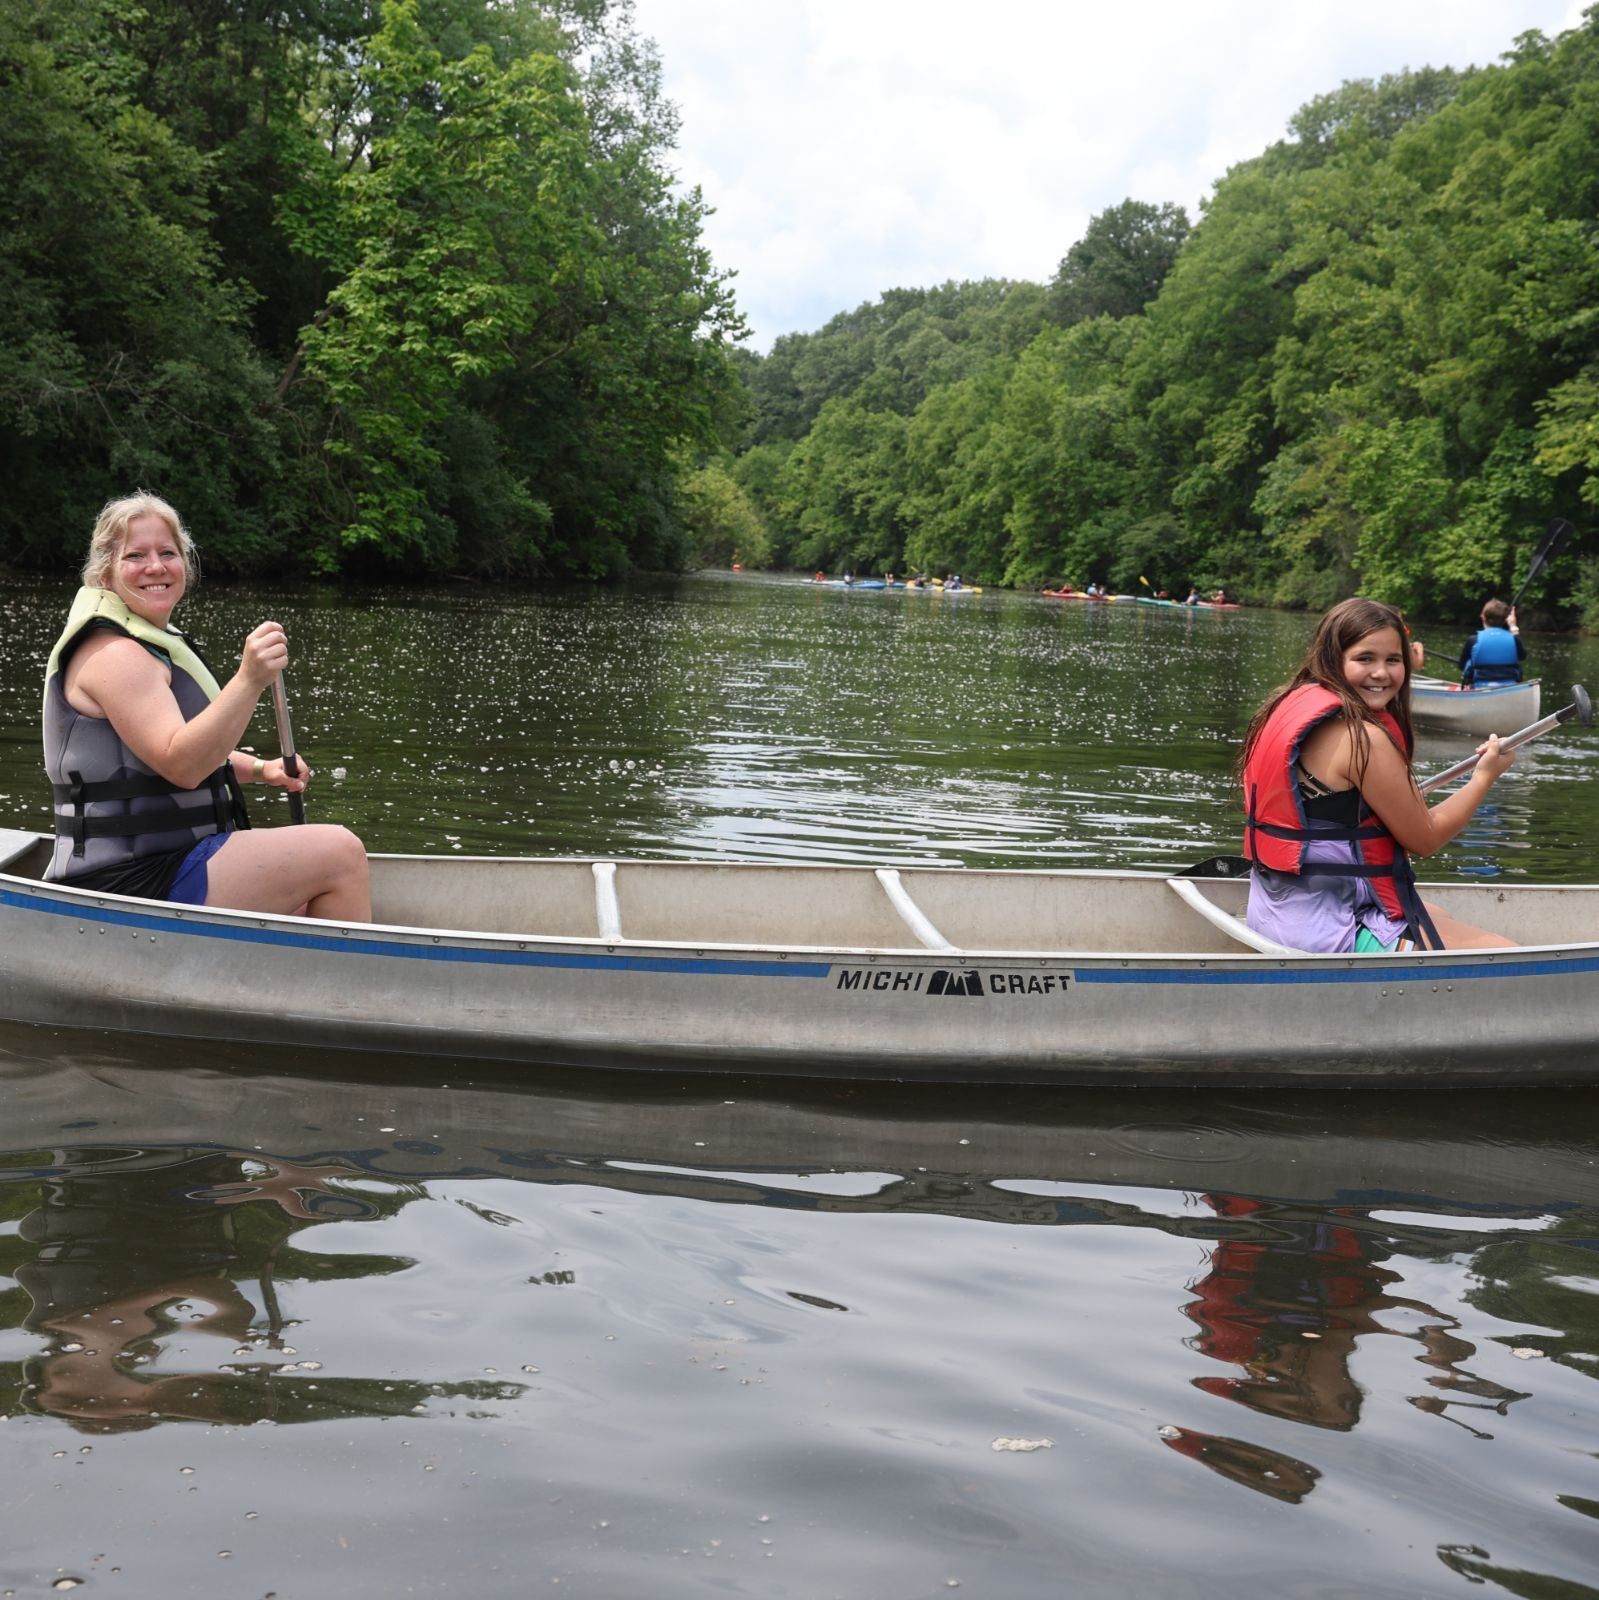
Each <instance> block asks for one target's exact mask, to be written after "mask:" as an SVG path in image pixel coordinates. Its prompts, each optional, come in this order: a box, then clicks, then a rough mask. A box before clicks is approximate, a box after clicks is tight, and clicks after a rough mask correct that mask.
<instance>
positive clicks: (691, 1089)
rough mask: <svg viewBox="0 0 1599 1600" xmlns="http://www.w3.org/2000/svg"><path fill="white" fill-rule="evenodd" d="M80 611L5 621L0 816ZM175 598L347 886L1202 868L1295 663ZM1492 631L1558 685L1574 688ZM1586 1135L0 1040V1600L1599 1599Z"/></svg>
mask: <svg viewBox="0 0 1599 1600" xmlns="http://www.w3.org/2000/svg"><path fill="white" fill-rule="evenodd" d="M69 597H70V596H69V593H68V592H67V591H64V590H62V589H60V588H59V586H45V585H39V584H31V583H13V584H11V585H9V586H8V587H7V589H6V591H5V593H4V595H3V597H0V622H3V624H4V645H3V651H4V654H3V656H0V825H11V826H19V825H20V826H43V823H44V818H45V815H46V812H45V805H44V797H43V792H42V785H41V782H40V779H39V774H38V769H37V743H36V741H37V732H36V721H35V719H36V715H37V693H38V682H39V675H40V671H41V668H42V662H43V658H44V655H45V653H46V651H47V649H48V645H49V643H50V640H51V638H52V637H53V632H54V628H55V627H56V626H57V625H58V621H59V617H60V615H61V613H62V611H63V610H64V607H65V603H66V600H67V599H68V598H69ZM186 610H187V617H186V619H185V620H186V622H187V624H188V626H190V627H191V628H192V629H193V630H194V631H195V632H196V633H197V634H198V635H199V637H200V638H201V641H202V644H203V645H204V646H205V648H206V650H207V653H208V654H209V655H211V656H212V658H213V659H214V660H215V661H217V662H218V664H219V665H220V664H223V663H224V662H226V663H228V664H231V660H232V652H234V651H236V649H237V643H238V640H239V638H240V637H242V635H243V633H244V632H245V631H247V629H248V628H249V627H250V626H252V625H253V624H254V622H256V621H258V620H260V619H261V618H262V617H263V616H265V615H268V614H275V615H278V616H279V617H280V618H281V619H282V620H284V621H285V622H286V623H288V624H289V626H290V629H291V639H292V643H293V648H294V650H295V661H296V665H295V668H294V671H293V673H292V680H293V681H292V687H291V693H292V696H293V703H294V711H295V720H296V725H297V728H298V730H299V733H300V743H301V745H302V747H303V749H304V750H305V751H306V753H307V755H308V757H309V759H310V760H311V761H312V763H313V765H315V766H316V767H317V769H318V772H319V777H318V780H317V783H316V785H315V786H314V789H313V794H312V798H311V809H312V814H313V815H314V816H317V817H321V818H326V819H329V820H338V821H343V822H348V823H349V824H351V825H352V826H354V827H356V828H357V829H358V831H360V832H361V833H362V834H363V835H364V836H365V837H366V838H367V840H368V842H369V844H370V845H371V846H372V847H373V848H375V849H380V850H426V851H456V850H459V851H461V852H463V853H469V854H478V853H484V854H491V853H533V854H546V853H594V852H606V853H611V854H617V853H620V854H623V855H647V856H655V857H684V856H695V857H705V856H723V857H727V858H735V859H768V860H792V861H814V860H819V859H826V860H850V861H875V862H882V861H888V862H895V863H937V864H945V865H958V864H967V865H990V864H991V865H1003V866H1027V865H1041V864H1046V863H1054V864H1069V865H1089V864H1096V863H1101V862H1104V863H1108V864H1113V865H1127V866H1136V867H1170V866H1174V865H1180V864H1183V863H1185V862H1187V861H1190V860H1193V859H1196V858H1199V857H1202V856H1205V855H1209V854H1213V853H1215V852H1217V851H1219V850H1230V849H1233V848H1235V847H1236V835H1237V814H1236V812H1235V811H1234V810H1233V809H1232V804H1231V795H1230V785H1229V771H1230V765H1231V762H1232V759H1233V755H1234V751H1235V748H1236V739H1237V737H1238V735H1239V733H1240V732H1241V729H1242V726H1243V723H1244V721H1245V720H1246V719H1247V716H1248V714H1249V712H1250V711H1251V709H1252V708H1253V706H1254V705H1255V704H1256V703H1258V701H1259V700H1260V698H1261V697H1262V695H1263V694H1264V693H1265V692H1266V690H1267V689H1268V688H1269V687H1270V686H1271V685H1272V684H1273V683H1274V682H1277V681H1279V680H1280V679H1281V678H1282V677H1283V676H1284V675H1285V673H1286V671H1287V670H1288V668H1289V667H1290V666H1291V665H1292V664H1293V662H1294V660H1295V659H1296V658H1297V656H1298V654H1299V653H1300V652H1301V651H1302V649H1303V646H1304V642H1305V639H1306V637H1307V635H1308V631H1309V622H1308V620H1307V619H1305V618H1294V617H1280V616H1272V615H1268V614H1261V613H1252V612H1234V613H1200V614H1197V615H1196V614H1192V613H1176V612H1167V611H1159V610H1151V609H1148V608H1143V607H1138V608H1135V607H1131V606H1128V607H1115V606H1113V607H1102V608H1092V609H1090V608H1088V607H1086V606H1082V605H1075V604H1065V605H1062V604H1057V603H1051V602H1047V601H1043V600H1038V599H1033V598H1027V597H1018V596H988V595H984V596H973V595H968V596H965V597H963V598H959V599H956V598H953V597H948V598H946V597H933V596H928V595H914V594H912V595H905V594H887V595H880V594H844V593H840V592H838V591H829V590H815V589H811V588H806V587H803V586H799V585H792V584H784V583H781V582H780V581H777V580H767V579H748V580H744V579H733V578H731V577H727V578H716V577H707V578H701V579H696V580H689V581H685V582H682V583H678V584H672V585H667V586H661V587H649V588H640V589H636V590H632V591H626V592H606V593H600V594H588V593H575V592H562V593H558V594H548V595H539V596H524V595H514V594H494V595H484V594H482V593H479V592H478V591H475V590H459V591H458V590H456V589H453V588H452V589H448V590H445V591H443V592H429V593H409V594H395V593H382V594H376V595H367V596H361V597H358V598H352V597H348V596H333V595H328V594H325V593H316V592H306V593H275V594H273V595H271V596H266V595H262V594H255V593H250V592H248V591H243V590H236V589H232V590H223V589H220V588H219V589H213V590H206V589H202V590H201V591H200V592H199V593H198V594H197V595H196V596H195V597H194V598H193V600H192V601H191V602H190V603H189V604H188V606H187V607H186ZM1456 642H1457V641H1456V640H1455V639H1453V638H1452V637H1447V636H1441V637H1440V638H1439V639H1438V640H1437V641H1435V643H1436V644H1437V645H1438V646H1441V647H1442V650H1444V651H1447V652H1448V653H1450V654H1452V653H1453V649H1454V647H1455V644H1456ZM1531 643H1532V648H1533V654H1534V660H1535V665H1536V667H1537V669H1538V670H1539V671H1540V672H1541V673H1542V675H1543V677H1544V679H1545V683H1546V704H1547V705H1550V706H1552V705H1554V704H1558V703H1560V702H1561V700H1562V699H1563V696H1561V695H1560V694H1559V693H1558V689H1559V688H1560V687H1563V686H1564V685H1565V684H1566V683H1569V682H1570V681H1573V680H1582V679H1586V681H1589V682H1594V681H1595V679H1596V678H1599V647H1596V646H1595V645H1594V644H1591V643H1586V642H1579V641H1572V640H1562V639H1535V640H1532V641H1531ZM258 737H259V743H260V744H261V746H262V748H263V749H270V748H271V738H270V733H269V731H268V729H267V727H266V725H265V723H264V722H263V723H262V724H261V725H260V726H259V729H258ZM1461 753H1463V752H1462V750H1461V747H1460V745H1459V744H1458V743H1450V742H1449V741H1446V740H1442V739H1439V740H1428V741H1426V742H1425V743H1424V744H1423V747H1422V751H1421V762H1420V765H1421V766H1422V767H1423V768H1424V769H1425V768H1427V767H1430V766H1442V765H1444V764H1446V763H1447V762H1448V761H1449V760H1451V759H1453V758H1454V757H1455V756H1457V755H1459V754H1461ZM336 768H337V769H342V770H343V773H344V776H343V777H342V778H336V777H334V775H333V774H334V770H335V769H336ZM1596 769H1599V738H1596V736H1595V735H1594V734H1592V733H1582V732H1570V733H1567V732H1562V733H1561V734H1558V735H1556V736H1554V737H1552V738H1550V739H1548V740H1546V741H1544V742H1542V743H1541V744H1540V745H1539V746H1537V747H1535V749H1534V750H1533V751H1531V752H1528V753H1526V754H1525V755H1524V757H1523V759H1522V760H1521V761H1519V762H1518V768H1517V770H1516V772H1515V773H1513V775H1512V776H1511V777H1509V778H1507V779H1506V780H1505V781H1504V782H1503V783H1502V784H1501V785H1500V787H1499V789H1498V790H1496V794H1495V801H1494V804H1493V805H1492V806H1491V807H1485V808H1484V811H1483V813H1482V814H1481V815H1480V816H1479V819H1478V821H1477V822H1476V824H1475V825H1474V826H1473V828H1472V829H1471V830H1469V831H1468V833H1467V834H1465V835H1463V836H1462V838H1461V839H1460V840H1459V841H1457V843H1456V845H1455V846H1453V847H1452V848H1451V849H1450V850H1449V851H1448V852H1447V853H1446V854H1445V855H1444V856H1443V857H1441V858H1439V859H1438V860H1437V861H1436V862H1434V863H1431V864H1429V865H1430V873H1429V875H1439V876H1446V877H1448V876H1459V875H1474V876H1483V875H1495V874H1503V875H1505V876H1507V877H1512V878H1516V879H1520V880H1526V881H1546V882H1576V881H1596V880H1599V861H1596V860H1595V859H1594V845H1593V842H1592V841H1593V839H1594V838H1595V836H1596V824H1599V808H1596V806H1595V804H1594V802H1593V800H1592V799H1591V796H1592V794H1593V793H1594V790H1593V785H1592V783H1591V782H1590V781H1589V780H1590V779H1591V778H1592V777H1593V776H1594V773H1595V771H1596ZM269 816H270V812H269ZM1506 1048H1507V1049H1513V1048H1514V1041H1513V1040H1507V1041H1506ZM1596 1110H1599V1095H1594V1094H1591V1093H1585V1092H1577V1091H1527V1092H1522V1093H1520V1094H1492V1093H1488V1092H1485V1091H1472V1092H1469V1093H1463V1092H1458V1091H1456V1092H1452V1093H1449V1094H1447V1095H1446V1094H1439V1093H1436V1092H1425V1091H1420V1090H1405V1091H1400V1090H1392V1091H1386V1092H1377V1091H1373V1090H1370V1089H1367V1090H1364V1091H1362V1092H1361V1093H1359V1094H1353V1093H1351V1094H1343V1095H1340V1094H1330V1093H1327V1092H1325V1091H1321V1092H1317V1093H1316V1094H1306V1093H1300V1092H1296V1091H1274V1092H1270V1093H1260V1094H1256V1095H1252V1096H1246V1095H1240V1094H1236V1093H1222V1094H1218V1093H1197V1092H1196V1093H1188V1094H1171V1093H1164V1092H1162V1093H1154V1092H1124V1093H1114V1094H1113V1093H1109V1092H1101V1093H1083V1092H1076V1093H1070V1094H1068V1093H1063V1092H1049V1091H1044V1090H1038V1089H1031V1090H1015V1089H1006V1090H992V1089H990V1090H986V1091H963V1090H952V1089H947V1088H945V1089H937V1090H934V1089H928V1088H920V1089H914V1090H912V1089H893V1088H890V1087H884V1086H879V1087H876V1088H872V1089H862V1088H857V1087H852V1086H850V1085H847V1084H804V1083H792V1082H785V1083H781V1084H776V1083H772V1082H762V1081H754V1080H744V1079H739V1078H735V1077H723V1078H716V1079H710V1078H704V1079H694V1078H689V1077H684V1078H678V1077H676V1076H671V1077H668V1076H665V1075H652V1076H650V1077H648V1078H644V1079H640V1078H636V1077H632V1076H628V1075H623V1074H614V1075H606V1074H586V1075H584V1074H576V1073H573V1072H570V1071H556V1070H549V1071H533V1072H528V1071H511V1070H509V1069H501V1068H496V1067H493V1066H485V1065H484V1064H482V1063H474V1064H466V1063H456V1062H448V1061H436V1062H427V1063H416V1062H402V1061H398V1060H394V1059H383V1058H377V1057H370V1056H357V1055H351V1054H338V1053H328V1054H326V1055H324V1056H317V1055H314V1054H310V1053H305V1052H296V1053H295V1054H293V1055H292V1056H286V1055H285V1054H284V1053H282V1052H275V1051H271V1050H264V1049H255V1048H252V1049H241V1048H231V1049H230V1048H223V1047H216V1046H208V1045H197V1044H192V1043H184V1044H173V1043H163V1044H152V1043H150V1042H148V1041H145V1042H130V1041H128V1040H123V1039H117V1038H113V1037H108V1036H104V1035H97V1034H89V1033H73V1032H70V1031H65V1030H41V1029H30V1028H21V1027H16V1026H11V1025H3V1024H0V1417H3V1418H4V1420H3V1421H0V1482H3V1483H4V1484H5V1486H6V1491H7V1505H8V1509H9V1510H10V1512H11V1515H10V1516H9V1517H8V1519H7V1521H8V1527H7V1537H6V1539H5V1540H4V1542H3V1544H0V1600H3V1596H5V1595H11V1594H15V1595H19V1596H20V1595H28V1596H32V1595H49V1594H53V1593H55V1592H58V1591H60V1590H64V1589H67V1588H70V1587H73V1586H81V1587H83V1588H85V1589H86V1591H88V1592H90V1593H94V1592H105V1593H109V1594H120V1595H127V1596H146V1595H150V1596H155V1595H160V1596H169V1595H188V1594H196V1595H198V1594H212V1593H215V1594H219V1595H235V1594H236V1595H240V1596H261V1595H266V1594H269V1593H270V1594H274V1595H277V1596H280V1597H284V1600H288V1597H291V1596H314V1597H321V1596H324V1595H326V1594H328V1593H330V1592H335V1590H336V1591H337V1592H339V1593H342V1594H344V1595H347V1596H351V1597H362V1596H367V1595H371V1596H385V1597H386V1596H391V1595H397V1594H399V1595H406V1594H415V1595H457V1594H459V1595H466V1594H470V1595H474V1596H483V1595H489V1596H498V1595H506V1596H510V1595H516V1596H522V1595H525V1594H527V1593H530V1592H543V1593H553V1594H579V1595H588V1596H596V1597H611V1596H632V1595H639V1594H648V1595H650V1596H652V1597H653V1596H662V1597H668V1600H671V1597H676V1596H698V1595H734V1596H746V1595H747V1596H763V1597H766V1596H769V1597H774V1600H776V1597H788V1596H796V1597H804V1600H810V1597H821V1596H832V1595H839V1596H846V1597H852V1600H853V1597H860V1600H878V1597H888V1596H893V1597H900V1596H905V1597H911V1596H926V1595H932V1594H935V1593H936V1594H946V1593H950V1592H954V1591H957V1590H958V1591H963V1592H965V1593H968V1594H979V1595H992V1596H999V1597H1006V1600H1014V1597H1030V1596H1034V1595H1037V1596H1056V1595H1062V1594H1070V1595H1083V1596H1100V1595H1104V1596H1120V1595H1128V1594H1139V1595H1148V1596H1172V1597H1179V1596H1181V1597H1187V1596H1209V1595H1215V1596H1218V1597H1220V1596H1226V1597H1228V1600H1232V1597H1235V1596H1237V1595H1239V1594H1245V1595H1248V1594H1257V1593H1260V1594H1263V1593H1268V1592H1269V1593H1271V1594H1273V1595H1286V1596H1307V1597H1309V1596H1327V1595H1343V1594H1360V1595H1388V1594H1392V1595H1406V1596H1411V1595H1465V1594H1466V1593H1468V1592H1471V1593H1482V1592H1483V1591H1484V1589H1485V1588H1486V1589H1487V1591H1488V1592H1497V1593H1508V1594H1514V1595H1523V1596H1536V1597H1539V1600H1546V1597H1548V1600H1564V1597H1577V1596H1593V1595H1596V1594H1599V1446H1596V1442H1595V1441H1596V1439H1599V1405H1596V1403H1595V1400H1596V1394H1599V1391H1596V1390H1595V1388H1593V1387H1592V1385H1593V1384H1594V1382H1595V1379H1596V1377H1599V1271H1596V1269H1595V1266H1594V1261H1595V1250H1596V1248H1599V1119H1596V1117H1595V1111H1596Z"/></svg>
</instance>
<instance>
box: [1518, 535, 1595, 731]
mask: <svg viewBox="0 0 1599 1600" xmlns="http://www.w3.org/2000/svg"><path fill="white" fill-rule="evenodd" d="M1570 537H1571V524H1570V523H1569V522H1567V521H1566V519H1565V518H1564V517H1556V518H1555V520H1554V521H1553V522H1551V523H1550V524H1549V526H1548V527H1547V528H1545V529H1544V535H1543V539H1542V541H1541V542H1540V543H1539V545H1538V548H1537V549H1536V550H1534V551H1533V553H1532V565H1531V566H1530V567H1528V568H1527V576H1526V577H1525V578H1523V579H1522V580H1521V587H1520V588H1519V589H1517V590H1516V595H1515V599H1513V600H1512V601H1511V602H1510V609H1511V610H1512V611H1514V610H1515V609H1516V601H1518V600H1520V599H1521V597H1522V596H1523V595H1524V594H1525V593H1526V592H1527V587H1528V585H1529V584H1531V582H1532V581H1533V579H1534V578H1536V577H1537V576H1538V575H1539V574H1540V573H1541V572H1542V571H1543V570H1544V568H1545V567H1547V566H1548V565H1549V563H1550V562H1551V561H1553V560H1554V559H1555V557H1556V556H1557V555H1559V554H1560V552H1561V551H1562V550H1564V549H1565V548H1566V541H1567V540H1568V539H1569V538H1570ZM1587 720H1588V719H1587V718H1586V717H1584V718H1583V721H1584V722H1586V721H1587Z"/></svg>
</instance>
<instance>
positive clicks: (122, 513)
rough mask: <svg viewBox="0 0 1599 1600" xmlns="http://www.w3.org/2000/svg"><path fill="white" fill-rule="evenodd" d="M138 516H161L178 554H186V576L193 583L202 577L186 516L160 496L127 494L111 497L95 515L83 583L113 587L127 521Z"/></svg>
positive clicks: (183, 555) (84, 565) (142, 492)
mask: <svg viewBox="0 0 1599 1600" xmlns="http://www.w3.org/2000/svg"><path fill="white" fill-rule="evenodd" d="M135 517H160V519H161V520H162V521H163V522H164V523H166V525H167V526H168V527H169V528H170V529H171V530H172V537H173V539H174V540H175V541H176V542H177V546H178V554H179V555H181V556H182V557H183V575H184V577H185V578H187V579H188V581H189V582H190V583H193V582H194V580H195V579H196V578H197V577H198V576H199V569H200V561H199V556H198V554H197V552H196V551H195V548H194V540H192V539H191V538H190V537H189V530H188V529H187V528H185V527H184V526H183V518H182V517H180V516H179V515H178V514H177V512H176V511H174V510H173V509H172V507H171V506H169V505H168V504H167V503H166V501H165V500H163V499H162V498H161V497H160V496H159V495H154V494H145V493H144V491H143V490H140V491H139V493H137V494H130V495H125V496H124V497H123V498H122V499H120V500H108V501H107V502H106V503H105V505H104V506H103V507H101V510H100V515H99V516H98V517H96V518H95V523H94V532H93V533H92V534H90V535H89V554H88V557H87V559H86V560H85V561H84V563H83V574H82V576H83V582H84V584H85V586H86V587H88V588H91V589H108V588H110V586H111V585H110V582H109V581H108V580H109V579H110V577H111V568H112V566H113V564H114V563H115V561H116V559H117V556H118V555H119V554H121V551H122V541H123V539H124V538H126V537H127V532H128V524H129V523H130V522H132V521H133V520H134V518H135Z"/></svg>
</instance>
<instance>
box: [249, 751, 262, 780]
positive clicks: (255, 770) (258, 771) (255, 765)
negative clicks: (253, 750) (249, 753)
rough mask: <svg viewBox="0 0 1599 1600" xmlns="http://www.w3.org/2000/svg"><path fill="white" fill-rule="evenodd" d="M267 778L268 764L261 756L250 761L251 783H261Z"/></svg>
mask: <svg viewBox="0 0 1599 1600" xmlns="http://www.w3.org/2000/svg"><path fill="white" fill-rule="evenodd" d="M265 776H266V762H264V761H263V760H262V759H261V758H260V756H255V757H253V758H252V759H251V761H250V782H251V783H259V782H260V781H261V779H262V778H263V777H265Z"/></svg>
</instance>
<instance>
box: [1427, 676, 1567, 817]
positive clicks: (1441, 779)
mask: <svg viewBox="0 0 1599 1600" xmlns="http://www.w3.org/2000/svg"><path fill="white" fill-rule="evenodd" d="M1573 717H1575V718H1576V720H1577V721H1578V722H1580V723H1582V725H1583V726H1584V727H1587V726H1589V725H1590V724H1591V723H1592V722H1593V702H1592V701H1591V700H1590V699H1589V698H1588V691H1587V690H1586V689H1584V688H1583V686H1582V685H1581V684H1580V683H1574V684H1572V686H1571V704H1570V705H1569V706H1562V707H1561V708H1560V709H1559V710H1558V711H1555V712H1551V713H1550V715H1549V716H1547V717H1540V718H1539V720H1538V721H1537V722H1529V723H1528V724H1527V726H1526V727H1525V728H1522V729H1520V730H1519V731H1517V732H1516V733H1507V734H1506V735H1505V737H1504V738H1503V739H1501V740H1500V741H1499V748H1500V749H1501V750H1514V749H1516V747H1517V746H1518V745H1524V744H1526V743H1527V741H1528V740H1529V739H1536V738H1537V737H1538V736H1539V735H1540V734H1544V733H1548V732H1549V731H1550V730H1551V729H1553V728H1558V727H1559V726H1560V724H1561V723H1562V722H1570V721H1571V720H1572V718H1573ZM1476 765H1477V757H1476V756H1475V755H1469V756H1467V757H1466V758H1465V759H1464V760H1463V761H1457V762H1456V763H1455V764H1454V765H1453V766H1452V767H1445V768H1444V770H1443V771H1442V772H1435V773H1434V774H1433V775H1432V776H1431V777H1430V778H1424V779H1422V781H1421V782H1420V783H1419V784H1418V785H1417V788H1419V789H1420V790H1421V792H1422V793H1423V794H1431V793H1432V791H1433V790H1434V789H1441V788H1442V787H1443V786H1444V785H1445V784H1446V783H1453V782H1454V781H1455V779H1456V778H1464V777H1467V776H1468V775H1469V774H1470V772H1471V769H1472V768H1473V767H1475V766H1476Z"/></svg>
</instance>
